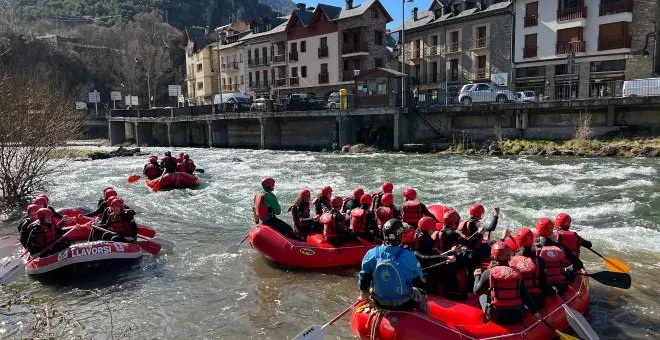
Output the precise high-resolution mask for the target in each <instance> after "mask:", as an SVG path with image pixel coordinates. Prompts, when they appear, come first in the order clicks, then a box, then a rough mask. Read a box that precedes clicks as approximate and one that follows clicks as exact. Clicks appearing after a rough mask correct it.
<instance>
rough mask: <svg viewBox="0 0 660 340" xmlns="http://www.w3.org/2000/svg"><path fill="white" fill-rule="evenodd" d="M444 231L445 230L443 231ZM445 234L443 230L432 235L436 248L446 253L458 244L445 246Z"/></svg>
mask: <svg viewBox="0 0 660 340" xmlns="http://www.w3.org/2000/svg"><path fill="white" fill-rule="evenodd" d="M443 230H444V229H443ZM444 235H445V233H443V232H442V230H436V231H434V232H433V234H431V238H432V239H433V241H435V246H436V248H438V249H439V250H440V251H442V252H445V251H447V250H449V249H450V248H451V247H453V246H454V245H455V244H456V243H455V242H454V243H453V244H445V243H447V242H445V236H444Z"/></svg>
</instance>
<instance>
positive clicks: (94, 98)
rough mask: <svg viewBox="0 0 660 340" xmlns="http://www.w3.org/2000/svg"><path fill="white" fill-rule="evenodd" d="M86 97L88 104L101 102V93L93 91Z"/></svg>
mask: <svg viewBox="0 0 660 340" xmlns="http://www.w3.org/2000/svg"><path fill="white" fill-rule="evenodd" d="M88 97H89V100H88V102H90V103H98V102H100V101H101V93H100V92H98V91H96V90H94V92H90V93H89V96H88Z"/></svg>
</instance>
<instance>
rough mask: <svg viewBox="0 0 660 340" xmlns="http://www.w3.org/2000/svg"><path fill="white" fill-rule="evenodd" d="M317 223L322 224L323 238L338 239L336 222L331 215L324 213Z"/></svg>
mask: <svg viewBox="0 0 660 340" xmlns="http://www.w3.org/2000/svg"><path fill="white" fill-rule="evenodd" d="M319 222H321V223H322V224H323V237H325V238H326V239H329V238H335V237H338V236H339V234H338V233H337V221H336V220H335V216H334V215H333V214H332V213H324V214H323V215H321V218H320V219H319Z"/></svg>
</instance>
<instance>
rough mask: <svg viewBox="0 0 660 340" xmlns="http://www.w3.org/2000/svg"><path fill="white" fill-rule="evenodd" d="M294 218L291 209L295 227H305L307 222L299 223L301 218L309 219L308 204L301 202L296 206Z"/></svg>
mask: <svg viewBox="0 0 660 340" xmlns="http://www.w3.org/2000/svg"><path fill="white" fill-rule="evenodd" d="M296 208H297V209H296V213H297V215H296V216H293V213H294V212H293V209H292V210H291V214H292V216H291V217H292V218H293V222H294V224H295V226H296V227H306V226H308V225H309V223H307V222H300V220H301V219H303V218H309V202H304V201H301V202H300V203H299V204H298V205H297V206H296Z"/></svg>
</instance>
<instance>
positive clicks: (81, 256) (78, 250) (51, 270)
mask: <svg viewBox="0 0 660 340" xmlns="http://www.w3.org/2000/svg"><path fill="white" fill-rule="evenodd" d="M26 256H27V255H26ZM141 257H142V249H141V248H140V246H139V245H138V244H135V243H121V242H109V241H98V242H84V243H78V244H74V245H72V246H70V247H69V248H66V249H64V250H62V251H60V252H59V253H57V254H53V255H50V256H46V257H39V258H36V259H34V260H31V261H29V262H28V263H27V265H26V266H25V271H26V272H27V273H28V274H29V275H52V274H60V273H62V272H84V271H88V270H97V269H99V268H108V267H116V266H121V265H125V264H129V263H132V262H136V261H137V260H139V259H140V258H141Z"/></svg>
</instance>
